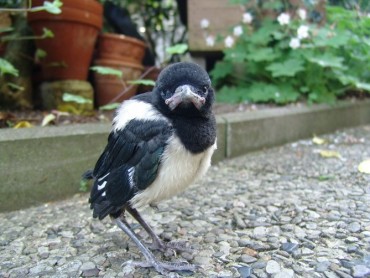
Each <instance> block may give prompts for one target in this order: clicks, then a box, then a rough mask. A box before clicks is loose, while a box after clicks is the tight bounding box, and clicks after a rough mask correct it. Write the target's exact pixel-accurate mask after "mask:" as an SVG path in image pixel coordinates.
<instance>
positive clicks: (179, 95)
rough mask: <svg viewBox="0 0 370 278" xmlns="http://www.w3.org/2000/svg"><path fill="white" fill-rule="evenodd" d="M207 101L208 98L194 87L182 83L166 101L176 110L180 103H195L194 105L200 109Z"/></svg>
mask: <svg viewBox="0 0 370 278" xmlns="http://www.w3.org/2000/svg"><path fill="white" fill-rule="evenodd" d="M205 102H206V99H205V98H204V97H201V96H200V95H198V94H197V93H196V92H194V89H193V88H192V87H191V86H189V85H182V86H179V87H177V89H176V90H175V93H174V94H173V96H172V97H170V98H168V99H166V101H165V103H166V104H167V105H168V107H169V108H170V109H171V110H174V109H175V108H176V107H177V106H179V105H180V103H184V104H188V103H193V104H194V106H195V107H196V108H197V109H198V110H200V109H201V108H202V106H203V105H204V103H205Z"/></svg>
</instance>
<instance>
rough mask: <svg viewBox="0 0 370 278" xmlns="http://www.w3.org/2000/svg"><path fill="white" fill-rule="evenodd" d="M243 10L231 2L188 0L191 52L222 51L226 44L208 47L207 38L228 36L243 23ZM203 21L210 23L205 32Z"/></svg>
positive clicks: (227, 0)
mask: <svg viewBox="0 0 370 278" xmlns="http://www.w3.org/2000/svg"><path fill="white" fill-rule="evenodd" d="M242 16H243V9H242V8H241V7H240V6H238V5H232V4H230V1H229V0H202V1H199V0H188V30H189V31H188V35H189V49H190V51H200V52H201V51H207V52H208V51H221V50H222V49H223V48H224V43H223V42H219V43H216V44H215V45H214V46H213V47H210V46H207V44H206V36H207V34H208V35H212V36H214V37H216V36H217V35H223V36H225V35H227V34H228V33H230V28H232V27H233V26H234V25H236V24H238V23H241V22H242ZM202 19H207V20H208V21H209V23H210V24H209V28H207V30H203V29H202V28H201V26H200V22H201V20H202Z"/></svg>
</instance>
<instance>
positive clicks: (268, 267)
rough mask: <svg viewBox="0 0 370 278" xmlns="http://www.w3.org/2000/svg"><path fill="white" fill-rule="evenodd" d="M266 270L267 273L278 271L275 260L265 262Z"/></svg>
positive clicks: (277, 264)
mask: <svg viewBox="0 0 370 278" xmlns="http://www.w3.org/2000/svg"><path fill="white" fill-rule="evenodd" d="M266 272H267V273H269V274H273V273H278V272H280V265H279V263H278V262H277V261H273V260H270V261H268V262H267V264H266Z"/></svg>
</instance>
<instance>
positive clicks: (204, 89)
mask: <svg viewBox="0 0 370 278" xmlns="http://www.w3.org/2000/svg"><path fill="white" fill-rule="evenodd" d="M202 92H203V93H207V92H208V86H207V85H205V86H203V88H202Z"/></svg>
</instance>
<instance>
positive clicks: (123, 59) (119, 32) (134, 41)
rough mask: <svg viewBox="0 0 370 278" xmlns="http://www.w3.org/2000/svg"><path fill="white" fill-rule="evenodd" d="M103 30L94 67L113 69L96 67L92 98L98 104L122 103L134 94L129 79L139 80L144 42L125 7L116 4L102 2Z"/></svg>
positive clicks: (144, 48) (144, 49)
mask: <svg viewBox="0 0 370 278" xmlns="http://www.w3.org/2000/svg"><path fill="white" fill-rule="evenodd" d="M104 2H105V3H104V19H105V21H104V22H105V24H104V32H103V33H101V34H99V37H98V43H97V51H96V59H95V60H94V66H95V67H94V69H101V68H110V69H113V70H118V71H119V72H121V75H117V74H113V73H112V72H114V71H110V70H108V71H104V70H103V71H101V70H95V72H94V84H95V100H96V104H97V106H103V105H105V104H108V103H110V102H113V101H114V102H117V101H118V102H121V101H123V100H124V99H128V98H130V97H132V96H133V95H135V94H136V92H137V85H133V84H131V85H130V84H128V81H130V80H135V79H138V78H139V77H140V76H141V74H142V72H143V70H144V66H143V63H142V61H143V58H144V55H145V52H146V49H147V44H146V42H145V41H144V40H142V39H140V38H141V37H140V35H139V33H138V32H137V30H136V25H135V24H134V23H133V22H132V20H131V18H130V15H129V13H128V11H127V10H126V9H123V8H121V7H120V6H119V3H118V2H117V3H115V2H111V1H104Z"/></svg>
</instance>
